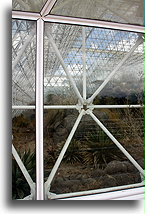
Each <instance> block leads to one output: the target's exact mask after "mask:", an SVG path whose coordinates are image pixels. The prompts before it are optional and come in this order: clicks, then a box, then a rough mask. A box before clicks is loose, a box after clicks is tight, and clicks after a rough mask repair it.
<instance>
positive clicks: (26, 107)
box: [12, 105, 144, 110]
mask: <svg viewBox="0 0 145 214" xmlns="http://www.w3.org/2000/svg"><path fill="white" fill-rule="evenodd" d="M87 107H88V108H90V109H94V108H97V109H104V108H143V107H144V105H88V106H87ZM12 109H13V110H27V109H35V105H23V106H20V105H19V106H17V105H16V106H15V105H14V106H12ZM44 109H78V105H44Z"/></svg>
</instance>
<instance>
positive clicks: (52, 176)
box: [45, 109, 85, 197]
mask: <svg viewBox="0 0 145 214" xmlns="http://www.w3.org/2000/svg"><path fill="white" fill-rule="evenodd" d="M84 113H85V111H84V110H83V109H82V110H81V112H80V114H79V116H78V118H77V120H76V122H75V124H74V126H73V128H72V130H71V132H70V134H69V136H68V138H67V140H66V142H65V144H64V146H63V148H62V150H61V152H60V154H59V156H58V159H57V161H56V162H55V165H54V167H53V169H52V171H51V173H50V175H49V177H48V179H47V181H46V182H45V194H46V197H47V193H48V191H49V189H50V184H51V182H52V180H53V178H54V176H55V174H56V172H57V170H58V167H59V165H60V163H61V161H62V159H63V157H64V155H65V152H66V150H67V148H68V146H69V144H70V142H71V140H72V137H73V136H74V133H75V131H76V129H77V127H78V125H79V123H80V121H81V119H82V116H83V115H84Z"/></svg>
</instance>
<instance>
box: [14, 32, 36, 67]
mask: <svg viewBox="0 0 145 214" xmlns="http://www.w3.org/2000/svg"><path fill="white" fill-rule="evenodd" d="M34 34H35V30H34V29H33V30H32V31H31V33H30V34H29V35H28V36H27V39H26V41H25V42H24V45H23V46H22V48H21V49H20V51H19V53H18V55H17V56H16V58H15V60H14V62H13V63H12V70H14V69H15V67H16V65H17V64H18V62H19V60H20V59H21V56H22V55H23V53H24V52H25V50H26V48H27V46H28V45H29V43H30V41H31V40H32V38H33V36H34Z"/></svg>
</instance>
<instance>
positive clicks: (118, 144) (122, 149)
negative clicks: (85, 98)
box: [87, 110, 144, 176]
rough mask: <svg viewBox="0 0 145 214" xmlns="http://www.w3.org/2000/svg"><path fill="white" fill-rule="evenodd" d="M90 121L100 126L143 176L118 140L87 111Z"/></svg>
mask: <svg viewBox="0 0 145 214" xmlns="http://www.w3.org/2000/svg"><path fill="white" fill-rule="evenodd" d="M87 113H88V114H90V116H91V117H92V119H93V120H94V121H95V122H96V123H97V124H98V125H99V126H100V128H101V129H102V130H103V131H104V132H105V133H106V135H107V136H108V137H109V138H110V139H111V140H112V141H113V142H114V143H115V145H116V146H117V147H118V148H119V149H120V150H121V151H122V152H123V154H124V155H125V156H126V157H127V158H128V160H130V162H131V163H132V164H133V165H134V166H135V167H136V168H137V169H138V171H139V172H140V173H141V174H142V175H143V176H144V170H143V169H142V168H141V167H140V165H139V164H138V163H137V162H136V160H134V158H133V157H132V156H131V155H130V154H129V153H128V152H127V151H126V149H124V147H123V146H122V145H121V144H120V143H119V141H118V140H116V138H115V137H114V136H113V135H112V134H111V133H110V132H109V131H108V129H107V128H106V127H105V126H104V125H103V123H101V122H100V120H98V118H97V117H96V116H95V115H94V114H93V113H92V111H91V110H87Z"/></svg>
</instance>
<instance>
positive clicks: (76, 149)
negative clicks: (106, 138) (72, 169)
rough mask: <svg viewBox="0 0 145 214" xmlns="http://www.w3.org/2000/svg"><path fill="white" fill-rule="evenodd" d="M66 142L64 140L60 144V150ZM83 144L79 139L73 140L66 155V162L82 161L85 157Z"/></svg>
mask: <svg viewBox="0 0 145 214" xmlns="http://www.w3.org/2000/svg"><path fill="white" fill-rule="evenodd" d="M64 143H65V142H62V143H61V144H60V146H59V150H61V149H62V147H63V145H64ZM81 149H82V146H81V142H80V141H79V140H75V139H74V140H72V141H71V143H70V145H69V147H68V149H67V151H66V153H65V155H64V158H63V160H64V162H66V163H70V164H75V163H82V162H83V157H82V150H81Z"/></svg>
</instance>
